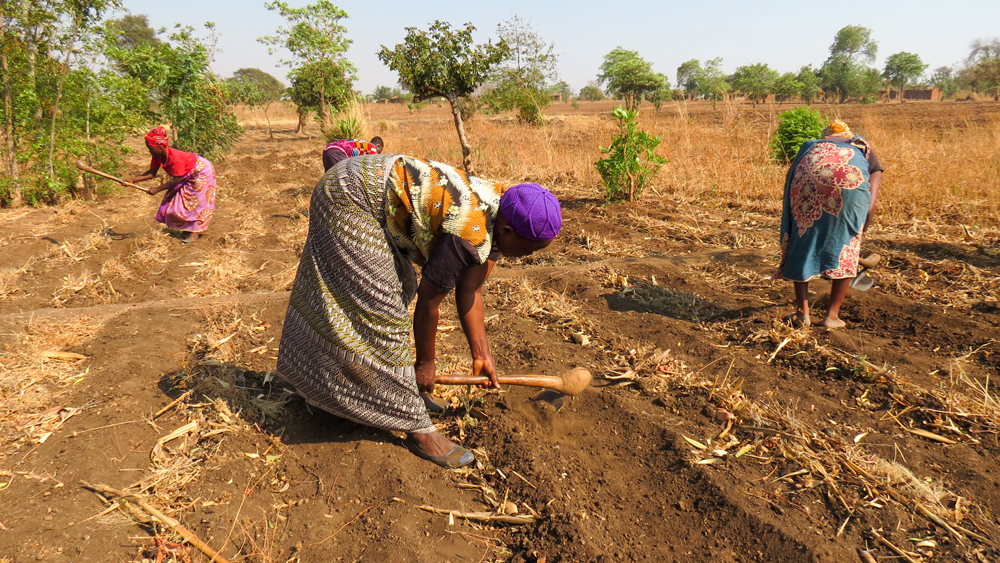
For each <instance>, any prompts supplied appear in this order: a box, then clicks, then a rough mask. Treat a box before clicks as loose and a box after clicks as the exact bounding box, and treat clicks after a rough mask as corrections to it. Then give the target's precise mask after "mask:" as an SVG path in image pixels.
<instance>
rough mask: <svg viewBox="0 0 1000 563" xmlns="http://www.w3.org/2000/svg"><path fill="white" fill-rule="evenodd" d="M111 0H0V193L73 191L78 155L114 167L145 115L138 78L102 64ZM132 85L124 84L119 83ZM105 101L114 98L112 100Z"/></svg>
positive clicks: (26, 195) (12, 198) (35, 196)
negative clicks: (127, 77)
mask: <svg viewBox="0 0 1000 563" xmlns="http://www.w3.org/2000/svg"><path fill="white" fill-rule="evenodd" d="M118 5H119V4H118V3H117V2H114V1H112V0H75V1H74V2H38V1H20V2H11V1H0V82H2V91H3V94H2V97H3V104H2V107H0V123H2V137H3V147H2V150H0V159H2V161H3V166H2V167H3V169H4V173H3V174H0V200H3V202H4V203H7V204H10V205H13V206H17V205H21V204H24V203H34V202H38V201H48V202H50V203H54V202H56V201H57V200H58V199H59V198H60V197H62V195H63V194H65V193H66V192H70V193H75V194H77V195H85V196H86V195H88V194H86V193H79V192H75V191H74V190H75V186H76V179H77V176H78V174H79V171H77V170H76V169H75V168H74V167H73V162H74V161H75V160H77V159H78V158H81V157H84V156H86V157H87V158H88V159H91V161H92V162H93V163H94V164H98V165H101V166H104V167H107V168H108V169H110V170H114V167H115V165H116V163H117V157H118V156H120V155H121V154H122V153H123V152H125V151H127V150H128V149H127V148H125V147H124V140H125V135H126V134H128V133H129V132H131V130H132V129H133V128H134V127H135V126H136V125H137V124H138V123H140V122H141V118H142V117H143V116H144V111H145V105H143V104H142V103H141V102H137V101H136V100H137V99H139V100H141V95H137V93H141V92H142V88H141V86H140V85H138V84H135V83H128V81H125V80H121V79H119V78H118V77H117V76H116V75H114V74H113V73H110V72H109V71H108V70H106V69H102V68H100V65H104V64H106V63H107V62H108V59H107V57H104V56H100V53H99V51H100V47H101V42H100V39H101V35H100V30H101V25H100V24H101V22H100V20H101V16H102V14H103V13H104V12H105V11H107V10H108V9H111V8H114V7H118ZM123 87H124V88H127V89H128V90H127V91H122V90H120V88H123ZM106 103H111V104H114V105H113V106H111V107H108V106H107V105H106Z"/></svg>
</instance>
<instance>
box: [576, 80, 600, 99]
mask: <svg viewBox="0 0 1000 563" xmlns="http://www.w3.org/2000/svg"><path fill="white" fill-rule="evenodd" d="M579 97H580V99H581V100H585V101H588V102H599V101H601V100H603V99H604V98H605V96H604V92H603V91H601V87H600V86H598V85H597V84H594V83H590V84H587V85H586V86H584V87H583V88H580V96H579Z"/></svg>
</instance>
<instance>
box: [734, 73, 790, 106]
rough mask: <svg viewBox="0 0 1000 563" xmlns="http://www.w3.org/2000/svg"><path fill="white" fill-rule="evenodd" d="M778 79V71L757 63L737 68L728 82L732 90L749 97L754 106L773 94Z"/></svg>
mask: <svg viewBox="0 0 1000 563" xmlns="http://www.w3.org/2000/svg"><path fill="white" fill-rule="evenodd" d="M778 78H779V75H778V71H776V70H774V69H772V68H771V67H769V66H767V64H766V63H757V64H753V65H746V66H741V67H739V68H737V69H736V72H734V73H733V75H732V76H731V77H730V78H729V81H730V84H732V86H733V88H735V89H736V90H739V91H740V92H743V93H744V94H746V95H747V96H750V99H752V100H753V103H754V106H756V105H757V102H758V101H761V102H763V101H764V100H766V99H767V96H768V95H770V94H773V93H774V89H775V84H776V83H777V82H778Z"/></svg>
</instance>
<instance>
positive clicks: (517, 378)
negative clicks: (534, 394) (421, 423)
mask: <svg viewBox="0 0 1000 563" xmlns="http://www.w3.org/2000/svg"><path fill="white" fill-rule="evenodd" d="M593 379H594V376H593V375H592V374H591V373H590V372H589V371H587V370H585V369H583V368H576V369H574V370H570V371H569V372H567V373H566V374H565V375H563V376H559V377H557V376H554V375H500V376H497V381H499V382H500V383H501V384H502V385H524V386H526V387H542V388H544V389H552V390H554V391H558V392H560V393H563V394H565V395H577V394H579V393H582V392H583V390H584V389H586V388H587V386H589V385H590V382H591V380H593ZM489 381H490V380H489V379H488V378H486V377H477V376H474V375H458V374H444V375H438V376H436V377H435V378H434V382H435V383H440V384H442V385H483V384H486V383H489Z"/></svg>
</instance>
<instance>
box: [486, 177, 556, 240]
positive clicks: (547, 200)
mask: <svg viewBox="0 0 1000 563" xmlns="http://www.w3.org/2000/svg"><path fill="white" fill-rule="evenodd" d="M500 215H502V216H503V218H504V220H505V221H507V224H508V225H510V226H511V227H512V228H513V229H514V232H515V233H517V234H518V235H520V236H522V237H524V238H526V239H530V240H552V239H554V238H556V235H557V234H559V229H561V228H562V211H561V210H560V208H559V200H558V199H556V196H554V195H552V192H550V191H549V190H547V189H545V188H543V187H541V186H539V185H538V184H518V185H516V186H512V187H510V188H507V191H505V192H504V193H503V196H501V197H500Z"/></svg>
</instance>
